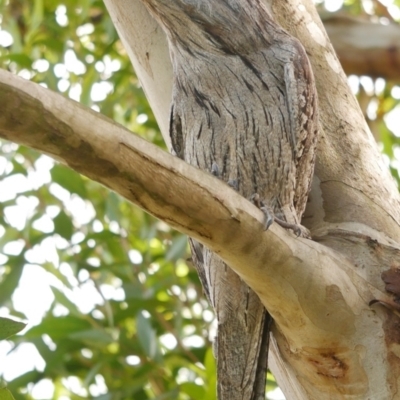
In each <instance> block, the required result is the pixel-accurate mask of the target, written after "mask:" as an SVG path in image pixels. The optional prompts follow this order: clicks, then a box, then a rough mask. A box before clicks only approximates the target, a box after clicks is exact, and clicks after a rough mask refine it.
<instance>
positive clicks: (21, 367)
mask: <svg viewBox="0 0 400 400" xmlns="http://www.w3.org/2000/svg"><path fill="white" fill-rule="evenodd" d="M315 1H316V2H317V3H321V2H322V1H323V0H315ZM380 1H381V3H383V4H385V5H387V6H389V12H391V13H392V14H393V16H394V17H399V9H398V8H397V7H395V6H394V5H393V1H394V0H380ZM363 4H364V7H365V9H366V10H367V9H368V7H372V0H364V1H363ZM342 5H343V0H325V7H326V9H327V10H328V11H332V12H334V11H337V10H339V9H340V8H341V7H342ZM56 15H57V21H58V23H59V24H60V25H61V26H65V25H66V24H67V23H68V19H67V16H66V9H65V7H64V6H60V7H59V8H58V9H57V11H56ZM91 29H93V26H91V25H90V24H88V25H84V26H82V27H80V28H79V32H77V34H78V35H79V36H83V35H85V34H88V33H90V32H91ZM12 40H13V39H12V36H11V35H10V34H9V33H8V32H6V31H4V30H1V26H0V46H5V47H8V46H10V45H11V44H12ZM34 67H35V69H36V70H38V71H42V72H45V71H47V69H48V68H49V63H48V62H47V61H46V60H39V61H37V62H36V63H35V66H34ZM119 67H120V66H119V63H118V62H116V61H112V60H111V59H110V58H105V60H104V62H103V63H99V65H96V68H97V69H98V70H99V71H101V72H103V73H106V74H107V73H112V72H113V71H116V70H118V69H119ZM69 72H74V73H75V74H78V75H79V74H84V73H85V66H84V64H83V63H81V62H80V61H79V60H78V59H77V58H76V56H75V53H74V52H73V51H72V50H67V52H66V54H65V62H64V64H58V65H57V66H56V68H55V74H56V76H57V77H58V78H60V81H59V89H60V90H61V91H67V90H69V96H70V97H71V98H73V99H75V100H78V101H79V98H80V93H81V88H80V86H79V85H75V86H72V87H71V86H70V82H69ZM21 75H22V76H23V77H25V78H27V79H29V78H30V73H29V71H26V70H25V71H22V73H21ZM349 84H350V86H351V88H352V90H353V92H354V93H357V91H358V90H359V85H360V84H361V85H363V87H364V89H365V91H366V92H367V93H373V92H374V91H375V93H379V92H382V91H383V89H384V86H385V82H384V81H383V80H379V79H378V80H376V81H375V82H373V81H372V79H370V78H368V77H362V78H361V79H359V78H358V77H355V76H351V77H349ZM111 90H112V87H111V86H110V84H109V83H108V82H99V83H96V84H95V85H94V86H93V89H92V93H91V96H92V99H93V100H95V101H101V100H102V99H104V98H105V97H106V95H107V94H108V93H109V92H110V91H111ZM392 95H393V97H394V98H396V99H400V87H398V86H396V87H395V88H394V89H393V91H392ZM374 113H376V107H374V104H373V103H372V104H371V105H370V107H369V109H368V115H369V117H371V118H373V117H374V115H375V114H374ZM385 122H386V123H387V126H388V128H389V129H390V130H391V131H392V132H394V134H395V135H396V136H397V137H400V123H399V122H400V107H396V108H395V109H394V110H393V111H391V112H390V113H388V114H387V115H386V117H385ZM396 157H397V159H396V160H395V161H394V163H395V167H396V168H397V167H398V166H399V165H400V151H398V152H397V154H396ZM385 160H386V161H387V163H389V160H388V159H385ZM7 163H8V161H7V160H6V158H5V157H1V156H0V175H1V174H2V173H3V171H5V170H6V169H7V168H8V164H7ZM53 164H54V161H52V160H51V159H50V158H49V157H46V156H42V157H40V158H39V160H38V161H37V163H36V167H37V171H35V172H32V173H29V174H28V176H27V177H24V176H22V175H16V176H12V177H10V178H6V179H3V180H2V181H0V201H5V200H7V199H12V198H15V196H16V195H17V194H18V193H19V192H24V191H26V190H30V189H34V190H35V189H37V188H39V187H40V186H41V185H43V184H44V183H47V182H49V181H50V173H49V171H50V169H51V167H52V166H53ZM52 193H53V194H54V195H55V196H57V197H58V198H60V199H61V200H62V201H63V202H64V204H65V205H66V207H67V208H68V210H69V212H70V213H71V214H72V215H73V216H74V218H75V220H76V221H80V223H85V221H88V220H92V218H94V216H95V211H94V209H93V207H92V205H91V204H90V203H89V202H85V201H84V200H82V199H80V198H79V197H77V196H74V195H72V196H71V195H70V194H69V193H68V192H67V191H66V190H64V189H62V188H61V187H59V186H58V185H55V184H53V185H52ZM36 203H37V199H36V198H34V197H24V196H21V197H20V198H19V200H18V202H17V205H16V206H14V207H8V208H7V209H6V210H5V216H6V218H7V220H8V221H9V223H10V224H11V225H12V226H14V227H16V228H18V229H23V227H24V226H25V224H26V221H27V218H29V216H30V215H31V213H32V211H33V210H34V208H35V206H36ZM58 211H59V210H58V207H54V206H52V207H48V208H47V209H46V213H45V215H43V217H42V218H40V219H39V220H38V221H36V222H35V228H36V229H39V230H42V231H43V232H49V231H50V232H51V231H52V224H53V222H52V217H54V216H55V215H57V213H58ZM3 235H4V228H3V229H2V227H1V226H0V237H1V236H3ZM74 240H75V241H76V243H79V241H80V240H81V238H80V237H79V235H76V236H75V237H74ZM65 245H66V244H65V243H64V242H63V240H62V239H59V240H57V239H52V238H49V239H46V240H45V241H44V242H43V243H42V244H41V245H40V246H36V247H35V248H34V249H32V250H31V251H30V252H29V254H28V257H27V258H28V261H29V263H30V264H27V265H26V266H25V269H24V272H23V274H22V278H21V280H20V283H19V286H18V289H17V290H16V292H15V293H14V295H13V299H12V300H13V302H14V305H15V308H16V309H17V310H18V311H21V312H23V313H24V314H25V315H26V316H27V318H28V327H27V329H29V328H30V327H32V326H34V325H36V324H39V323H40V321H41V319H42V317H43V315H44V314H45V313H46V312H47V310H48V309H49V305H50V304H51V303H52V301H53V299H54V296H53V293H52V291H51V289H50V287H51V286H53V287H56V288H58V289H60V290H62V291H64V292H66V295H67V296H68V297H69V299H70V300H71V301H72V302H74V303H75V304H76V305H77V306H78V308H79V309H80V310H81V311H82V312H83V313H89V312H91V311H92V310H93V308H94V306H95V305H96V304H102V302H103V299H102V297H101V296H100V294H99V293H98V291H97V289H96V288H95V287H94V285H93V284H92V283H90V281H88V283H86V284H84V285H78V282H77V280H76V278H75V277H74V275H73V273H72V270H71V268H70V267H69V265H66V264H61V265H60V263H59V259H58V255H57V251H56V250H57V248H58V249H62V248H63V246H65ZM22 246H23V243H18V242H13V243H10V244H9V245H8V246H7V247H6V249H5V253H7V254H9V255H12V254H19V253H20V252H21V251H22ZM130 256H131V258H132V261H133V262H134V261H135V260H134V258H135V257H136V258H137V257H141V256H140V254H133V253H132V254H130ZM43 261H48V262H51V263H54V265H55V266H56V267H58V268H59V269H60V271H61V272H62V273H63V274H64V275H65V276H66V277H67V278H68V280H69V282H70V283H71V285H72V286H73V289H72V290H69V291H66V289H65V288H64V287H63V285H62V284H61V283H60V282H59V281H58V280H57V279H56V278H55V277H54V276H53V275H51V274H49V273H47V272H46V271H45V270H44V269H43V268H42V267H41V266H39V265H38V264H39V263H42V262H43ZM4 262H5V259H4V256H3V255H1V254H0V274H1V272H2V267H1V264H2V263H4ZM101 291H102V294H103V296H104V297H105V298H107V299H115V300H123V298H124V292H123V290H122V289H121V288H120V287H118V283H116V285H115V286H112V285H103V286H102V287H101ZM55 313H56V314H58V315H63V314H66V313H67V310H66V309H65V308H64V307H63V306H61V305H60V306H57V308H56V309H55ZM0 316H8V310H7V309H6V308H4V307H3V308H0ZM167 339H168V338H164V340H165V341H166V344H168V340H167ZM44 340H46V343H47V344H48V346H49V348H52V346H53V347H54V343H52V341H51V339H50V338H49V337H45V338H44ZM170 344H171V343H170ZM171 345H173V343H172V344H171ZM11 349H12V347H11V342H8V341H0V360H2V362H1V363H0V376H1V375H3V376H4V378H5V379H6V380H12V379H14V378H15V377H17V376H19V375H21V374H23V373H25V372H28V371H30V370H32V369H37V370H38V371H43V369H44V366H45V364H44V360H43V359H42V357H41V356H40V355H39V353H38V352H37V350H36V349H35V347H34V346H33V345H31V344H21V345H20V346H19V347H18V348H17V349H16V350H15V351H12V352H11V353H9V352H10V350H11ZM131 357H135V356H131ZM128 361H129V363H131V364H132V365H134V364H135V362H136V361H135V359H133V358H132V359H130V360H128ZM64 382H65V385H66V386H67V387H69V388H70V390H71V391H72V392H74V393H76V394H81V395H87V393H86V389H85V388H83V387H82V385H81V382H80V381H79V380H78V379H77V378H76V377H70V378H68V379H66V380H65V381H64ZM53 389H54V387H53V384H52V382H51V381H50V380H48V379H44V380H42V381H40V382H39V383H38V384H36V385H31V387H30V388H29V390H30V393H31V395H32V397H33V398H35V399H42V400H45V399H52V398H53ZM106 391H107V388H106V386H105V384H104V379H103V378H102V376H101V375H97V376H96V379H95V383H94V384H92V385H91V386H90V388H89V393H90V395H91V396H99V395H100V394H102V393H106ZM268 398H269V399H275V400H283V399H284V396H283V394H282V392H281V390H280V389H277V390H275V391H273V392H270V393H269V394H268ZM68 399H69V397H67V396H64V397H63V398H60V400H68Z"/></svg>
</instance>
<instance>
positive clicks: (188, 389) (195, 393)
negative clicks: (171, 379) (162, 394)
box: [180, 382, 206, 400]
mask: <svg viewBox="0 0 400 400" xmlns="http://www.w3.org/2000/svg"><path fill="white" fill-rule="evenodd" d="M180 389H181V392H182V393H185V394H187V395H189V397H190V399H191V400H202V399H203V398H204V395H205V393H206V392H205V390H204V388H203V387H201V386H199V385H196V384H195V383H193V382H185V383H182V384H181V385H180Z"/></svg>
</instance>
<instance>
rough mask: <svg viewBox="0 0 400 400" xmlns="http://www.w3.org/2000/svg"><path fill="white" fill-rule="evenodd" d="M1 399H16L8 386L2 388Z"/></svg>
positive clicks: (0, 391)
mask: <svg viewBox="0 0 400 400" xmlns="http://www.w3.org/2000/svg"><path fill="white" fill-rule="evenodd" d="M0 400H14V397H13V396H12V394H11V393H10V391H9V390H8V389H6V388H3V389H0Z"/></svg>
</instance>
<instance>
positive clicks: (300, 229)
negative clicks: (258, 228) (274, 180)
mask: <svg viewBox="0 0 400 400" xmlns="http://www.w3.org/2000/svg"><path fill="white" fill-rule="evenodd" d="M250 201H252V202H253V203H254V204H255V205H256V206H257V207H258V208H259V209H260V210H261V211H262V212H263V213H264V226H265V230H267V229H268V228H269V227H270V226H271V225H272V223H273V222H276V223H277V224H278V225H280V226H281V227H282V228H285V229H291V230H292V231H293V232H294V234H295V235H296V236H297V237H302V238H307V239H311V235H310V231H309V230H308V229H307V228H305V227H304V226H303V225H297V224H291V223H289V222H286V221H283V220H282V219H280V218H278V217H277V216H275V215H274V213H273V212H272V210H270V209H269V208H268V207H267V206H266V204H265V203H264V202H263V201H262V200H261V199H260V196H259V194H258V193H255V194H253V195H252V196H251V197H250Z"/></svg>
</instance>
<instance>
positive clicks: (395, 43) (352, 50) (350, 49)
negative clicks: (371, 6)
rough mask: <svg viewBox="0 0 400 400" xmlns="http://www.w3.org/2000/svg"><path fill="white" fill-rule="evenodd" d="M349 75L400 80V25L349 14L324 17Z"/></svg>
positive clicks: (326, 27) (331, 38)
mask: <svg viewBox="0 0 400 400" xmlns="http://www.w3.org/2000/svg"><path fill="white" fill-rule="evenodd" d="M322 18H323V19H322V21H323V23H324V26H325V29H326V32H327V33H328V36H329V39H330V40H331V41H332V44H333V47H334V48H335V51H336V53H337V55H338V58H339V60H340V63H341V64H342V67H343V69H344V71H345V72H346V74H347V75H350V74H355V75H369V76H371V77H382V78H385V79H393V80H396V81H397V80H400V51H399V50H400V44H399V37H400V26H399V25H398V24H389V25H383V24H379V23H373V22H371V21H368V20H365V19H361V18H354V17H350V16H347V15H341V14H339V15H336V14H333V15H331V16H329V17H328V16H327V17H324V16H322Z"/></svg>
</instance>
